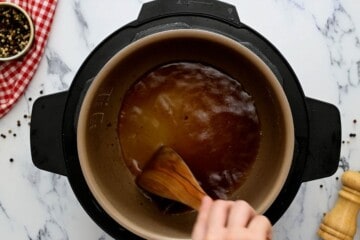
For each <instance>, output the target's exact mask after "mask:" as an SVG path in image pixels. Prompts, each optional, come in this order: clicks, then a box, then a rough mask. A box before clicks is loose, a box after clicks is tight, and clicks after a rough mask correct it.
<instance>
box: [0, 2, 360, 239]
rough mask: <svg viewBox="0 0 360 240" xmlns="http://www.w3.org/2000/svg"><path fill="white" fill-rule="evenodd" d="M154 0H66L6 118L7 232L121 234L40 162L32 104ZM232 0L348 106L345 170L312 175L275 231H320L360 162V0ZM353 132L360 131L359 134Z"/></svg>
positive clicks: (1, 184)
mask: <svg viewBox="0 0 360 240" xmlns="http://www.w3.org/2000/svg"><path fill="white" fill-rule="evenodd" d="M144 2H145V1H141V0H138V1H136V0H122V1H118V0H106V1H95V0H87V1H80V0H60V1H59V2H58V6H57V10H56V13H55V20H54V23H53V27H52V31H51V34H50V38H49V42H48V45H47V47H46V51H45V56H44V57H43V58H42V61H41V63H40V66H39V69H38V71H37V73H36V75H35V77H34V78H33V80H32V82H31V84H30V85H29V87H28V89H27V91H26V93H25V95H24V96H23V97H22V98H21V99H20V101H19V102H18V103H17V104H16V106H15V107H14V108H13V109H12V110H11V112H10V113H8V114H7V115H6V116H5V117H3V118H2V119H0V133H1V134H4V135H6V138H2V137H1V138H0V238H1V239H9V240H10V239H11V240H23V239H24V240H25V239H29V240H32V239H38V240H47V239H48V240H55V239H56V240H57V239H71V240H72V239H88V240H92V239H94V240H95V239H96V240H105V239H112V238H111V237H110V236H109V235H107V234H106V233H105V232H104V231H103V230H101V229H100V228H99V227H98V226H97V225H96V224H95V223H94V222H93V221H92V220H91V218H90V217H89V216H88V215H87V214H86V212H85V211H84V210H83V208H82V207H81V206H80V204H79V202H78V201H77V199H76V197H75V195H74V193H73V192H72V190H71V188H70V185H69V183H68V180H67V178H66V177H62V176H60V175H56V174H52V173H48V172H45V171H41V170H39V169H37V168H36V167H34V165H33V163H32V160H31V154H30V140H29V126H28V123H29V121H30V119H29V117H26V116H24V115H27V116H29V115H30V114H31V109H32V104H33V102H34V100H35V99H36V98H37V97H39V96H41V95H45V94H51V93H55V92H59V91H63V90H67V89H68V88H69V86H70V84H71V82H72V80H73V77H74V75H75V74H76V72H77V70H78V69H79V67H80V66H81V64H82V62H83V61H84V59H85V58H86V56H87V55H88V54H89V53H90V52H91V51H92V50H93V49H94V47H95V46H96V45H97V44H99V43H100V42H101V41H102V40H103V39H104V38H105V37H106V36H108V35H109V34H110V33H112V32H113V31H114V30H116V29H118V28H119V27H121V26H123V25H125V24H127V23H128V22H130V21H132V20H135V19H136V18H137V14H138V12H139V10H140V7H141V5H142V3H144ZM228 2H229V3H232V4H234V5H235V6H236V7H237V10H238V14H239V16H240V19H241V21H242V22H244V23H245V24H247V25H249V26H250V27H252V28H254V29H255V30H257V31H258V32H260V33H261V34H262V35H263V36H265V37H266V38H267V39H268V40H270V41H271V42H272V43H273V44H274V45H275V46H276V47H277V48H278V49H279V50H280V52H281V53H282V54H283V55H284V56H285V58H286V59H287V60H288V62H289V63H290V65H291V66H292V68H293V69H294V71H295V73H296V75H297V77H298V78H299V80H300V82H301V84H302V87H303V90H304V92H305V95H306V96H308V97H312V98H316V99H319V100H323V101H326V102H329V103H332V104H334V105H336V106H337V107H338V108H339V110H340V113H341V120H342V138H343V141H344V143H343V144H342V150H341V161H340V167H339V170H338V171H337V172H336V174H335V175H333V176H331V177H328V178H323V179H320V180H315V181H311V182H307V183H304V184H302V186H301V188H300V189H299V192H298V194H297V196H296V198H295V199H294V201H293V202H292V204H291V205H290V207H289V208H288V210H287V211H286V213H285V214H284V215H283V216H282V217H281V219H280V220H279V221H278V222H277V223H276V224H275V226H274V231H275V238H274V239H279V240H285V239H291V240H309V239H318V237H317V236H316V231H317V228H318V226H319V224H320V221H321V217H322V215H323V213H324V212H327V211H328V210H329V209H330V208H331V207H332V206H333V204H334V202H335V200H336V198H337V192H338V190H339V189H340V187H341V183H340V180H339V177H340V176H341V174H342V173H343V170H344V169H348V168H350V169H353V170H360V161H359V160H360V141H359V140H358V139H359V135H360V131H359V129H360V126H358V125H360V107H359V105H358V104H359V103H360V14H359V12H360V1H357V0H323V1H312V0H262V1H253V0H228ZM354 119H357V121H358V123H354V122H353V120H354ZM17 121H20V122H21V126H17ZM10 132H11V133H10ZM352 133H355V134H356V135H357V136H356V137H350V134H352ZM359 226H360V225H359ZM359 236H360V234H359V233H358V235H357V238H356V239H358V238H359Z"/></svg>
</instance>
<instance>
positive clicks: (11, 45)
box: [0, 5, 30, 58]
mask: <svg viewBox="0 0 360 240" xmlns="http://www.w3.org/2000/svg"><path fill="white" fill-rule="evenodd" d="M0 26H1V27H0V43H1V44H0V57H1V58H8V57H11V56H14V55H17V54H18V53H19V52H21V51H22V50H23V49H24V48H25V47H26V46H27V45H28V43H29V41H30V24H29V21H28V19H27V18H26V16H25V15H24V14H23V13H22V12H21V11H20V10H19V9H16V8H14V7H12V6H7V5H4V6H0Z"/></svg>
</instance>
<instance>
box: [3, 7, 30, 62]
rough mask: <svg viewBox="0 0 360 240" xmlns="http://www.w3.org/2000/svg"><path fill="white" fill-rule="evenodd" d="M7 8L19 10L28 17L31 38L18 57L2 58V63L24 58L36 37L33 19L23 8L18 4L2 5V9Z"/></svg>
mask: <svg viewBox="0 0 360 240" xmlns="http://www.w3.org/2000/svg"><path fill="white" fill-rule="evenodd" d="M5 6H7V7H11V8H15V9H17V10H19V11H20V12H21V13H22V14H24V16H25V17H26V19H27V21H28V23H29V28H30V38H29V41H28V43H27V45H26V46H25V47H24V48H23V49H22V50H21V51H20V52H18V53H17V54H16V55H11V56H9V57H0V62H6V61H11V60H14V59H18V58H20V57H22V56H23V55H24V54H25V53H26V52H27V51H29V49H30V47H31V45H32V43H33V41H34V37H35V30H34V24H33V22H32V20H31V17H30V16H29V14H28V13H27V12H26V11H25V10H24V9H23V8H21V7H19V6H18V5H16V4H13V3H9V2H1V3H0V8H3V7H5Z"/></svg>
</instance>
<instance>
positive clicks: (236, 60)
mask: <svg viewBox="0 0 360 240" xmlns="http://www.w3.org/2000/svg"><path fill="white" fill-rule="evenodd" d="M173 62H198V63H203V64H206V65H210V66H214V67H215V68H217V69H219V70H221V71H223V72H225V73H226V74H228V75H230V76H231V77H232V78H234V79H236V80H238V81H239V82H240V83H241V85H242V86H243V88H244V89H245V90H246V91H247V92H248V93H249V94H250V95H251V96H252V97H253V99H254V101H255V106H256V108H257V113H258V117H259V121H260V126H261V140H260V146H259V152H258V155H257V157H256V160H255V162H254V165H253V167H252V169H251V171H250V173H249V176H248V178H247V180H246V181H245V183H244V184H243V185H242V186H241V187H240V188H239V189H238V190H236V192H235V194H234V195H233V199H243V200H246V201H248V202H249V203H250V205H252V206H253V207H254V208H255V210H256V211H257V212H258V213H260V214H262V213H264V212H265V211H266V210H267V209H268V208H269V207H270V206H271V204H272V203H273V202H274V200H275V199H276V197H277V196H278V194H279V192H280V191H281V189H282V187H283V184H284V182H285V180H286V178H287V176H288V173H289V170H290V166H291V162H292V157H293V149H294V126H293V120H292V115H291V110H290V107H289V103H288V101H287V98H286V96H285V93H284V92H283V89H282V87H281V85H280V84H279V82H278V80H277V79H276V77H275V75H274V74H273V73H272V71H271V70H270V69H269V67H268V66H267V65H266V64H265V63H264V62H263V61H262V60H261V59H260V58H259V57H257V56H256V55H255V54H254V53H253V52H252V51H250V50H249V49H248V48H246V47H245V46H243V45H241V43H239V42H236V41H234V40H232V39H230V38H227V37H225V36H223V35H220V34H217V33H214V32H209V31H205V30H195V29H191V30H190V29H181V30H169V31H164V32H160V33H155V34H152V35H149V36H146V37H144V38H142V39H139V40H137V41H135V42H133V43H131V44H130V45H128V46H127V47H125V48H124V49H123V50H121V51H119V52H118V53H117V54H116V55H115V56H114V57H113V58H111V59H110V60H109V61H108V63H107V64H106V65H105V66H104V67H103V68H102V69H101V71H100V72H99V73H98V75H97V76H96V77H95V79H94V81H93V82H92V84H91V86H90V88H89V89H88V91H87V93H86V95H85V98H84V100H83V103H82V105H81V109H80V114H79V119H78V125H77V145H78V153H79V160H80V165H81V169H82V172H83V174H84V177H85V180H86V182H87V184H88V186H89V188H90V190H91V192H92V193H93V195H94V197H95V198H96V200H97V201H98V203H99V204H100V205H101V206H102V207H103V209H104V210H105V211H106V212H107V213H108V214H109V215H110V216H111V217H112V218H113V219H114V220H115V221H116V222H118V223H119V224H120V225H122V226H123V227H125V228H127V229H128V230H130V231H131V232H133V233H135V234H137V235H139V236H141V237H143V238H146V239H158V240H162V239H190V236H191V230H192V227H193V224H194V221H195V218H196V213H195V212H190V213H185V214H181V215H167V214H163V213H161V212H160V211H159V210H158V208H157V207H156V205H155V204H153V203H152V202H151V201H149V199H147V198H146V197H145V196H144V195H143V194H142V193H141V192H140V191H139V190H138V188H137V186H136V185H135V182H134V177H133V176H132V174H131V173H130V171H129V170H128V168H127V167H126V165H125V163H124V161H123V159H122V153H121V148H120V144H119V139H118V135H117V130H118V129H117V126H118V114H119V111H120V108H121V104H122V100H123V97H124V95H125V93H126V92H127V90H128V89H129V88H130V87H131V86H132V85H133V84H134V83H135V82H136V81H137V80H138V79H139V78H140V77H141V76H143V75H144V74H145V73H147V72H149V71H150V70H152V69H154V68H156V67H158V66H161V65H165V64H168V63H173ZM219 127H221V126H219ZM139 151H141V149H139Z"/></svg>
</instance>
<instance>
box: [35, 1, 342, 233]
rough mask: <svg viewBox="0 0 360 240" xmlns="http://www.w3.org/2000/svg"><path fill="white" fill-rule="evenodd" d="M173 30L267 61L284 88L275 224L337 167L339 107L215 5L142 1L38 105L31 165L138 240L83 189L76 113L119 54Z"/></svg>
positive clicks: (111, 229) (229, 10) (271, 211)
mask: <svg viewBox="0 0 360 240" xmlns="http://www.w3.org/2000/svg"><path fill="white" fill-rule="evenodd" d="M176 29H198V30H205V31H210V32H213V33H216V34H220V35H223V36H225V37H227V38H230V39H232V40H235V41H237V42H239V43H240V44H241V45H243V46H245V47H246V48H248V49H249V50H250V51H252V52H253V53H255V54H256V55H257V56H258V57H259V58H260V59H261V60H262V61H263V62H265V63H266V65H267V66H268V67H269V68H270V69H271V71H272V72H273V74H274V75H275V76H276V79H277V80H278V81H279V83H280V85H281V86H282V88H283V91H284V93H285V95H286V98H287V101H288V103H289V105H290V108H291V113H292V119H293V125H294V136H295V143H294V152H293V159H292V163H291V167H290V171H289V174H288V176H287V178H286V181H285V183H284V185H283V187H282V189H281V191H280V193H279V194H278V196H277V197H276V200H275V201H274V202H273V204H272V205H271V206H270V208H268V209H267V211H266V212H265V213H264V214H265V215H266V216H267V217H268V218H269V219H270V221H271V222H272V223H273V224H274V223H275V222H276V221H277V220H278V219H279V218H280V217H281V216H282V214H283V213H284V212H285V211H286V209H287V208H288V206H289V205H290V203H291V202H292V200H293V199H294V197H295V196H296V194H297V192H298V189H299V187H300V185H301V183H302V182H306V181H311V180H315V179H319V178H324V177H328V176H330V175H332V174H333V173H335V171H336V170H337V168H338V163H339V155H340V146H341V123H340V115H339V111H338V109H337V108H336V107H335V106H333V105H331V104H329V103H325V102H322V101H319V100H315V99H311V98H308V97H306V96H305V95H304V93H303V91H302V88H301V85H300V83H299V81H298V79H297V77H296V75H295V73H294V72H293V70H292V69H291V67H290V65H289V64H288V62H287V61H286V59H285V58H284V57H283V56H282V55H281V54H280V52H279V51H278V50H277V49H276V48H275V47H274V46H273V45H272V44H271V43H270V42H269V41H267V40H266V39H265V38H264V37H263V36H261V35H260V34H259V33H257V32H256V31H255V30H253V29H251V28H250V27H248V26H246V25H245V24H243V23H242V22H240V19H239V17H238V14H237V11H236V9H235V7H234V6H232V5H229V4H226V3H223V2H220V1H214V0H203V1H197V0H157V1H153V2H149V3H145V4H144V5H143V6H142V9H141V11H140V14H139V17H138V19H137V20H135V21H133V22H131V23H129V24H127V25H126V26H123V27H122V28H120V29H118V30H117V31H115V32H114V33H113V34H111V35H110V36H109V37H108V38H106V39H105V40H104V41H103V42H102V43H100V44H99V45H98V46H97V47H96V48H95V50H94V51H93V52H92V53H91V54H90V55H89V56H88V57H87V59H86V60H85V61H84V63H83V64H82V66H81V67H80V69H79V70H78V72H77V74H76V76H75V78H74V80H73V82H72V85H71V87H70V89H69V90H68V91H65V92H60V93H56V94H52V95H47V96H43V97H41V98H39V99H37V100H36V102H35V103H34V106H33V110H32V121H31V139H30V140H31V153H32V159H33V162H34V164H35V166H37V167H38V168H40V169H43V170H46V171H49V172H53V173H57V174H61V175H64V176H67V177H68V179H69V182H70V185H71V187H72V189H73V191H74V193H75V195H76V197H77V199H78V200H79V202H80V203H81V205H82V207H83V208H84V209H85V211H86V212H87V213H88V214H89V215H90V217H91V218H92V219H93V220H94V221H95V222H96V223H97V224H98V225H99V226H100V227H101V228H103V229H104V230H105V231H106V232H107V233H109V234H110V235H111V236H113V237H114V238H116V239H141V238H140V237H138V236H136V235H135V234H133V233H131V232H129V231H128V230H126V229H125V228H123V227H122V226H121V225H120V224H118V223H117V222H116V221H115V220H114V219H113V218H111V217H110V216H109V214H107V212H106V211H105V210H104V209H103V208H102V206H101V205H100V204H99V203H98V201H97V200H96V198H95V197H94V196H93V194H92V192H91V191H90V189H89V186H88V185H87V183H86V180H85V178H84V175H83V172H82V169H81V166H80V161H79V154H78V148H77V123H78V118H79V112H80V108H81V105H82V102H83V100H84V97H85V95H86V93H87V91H88V89H89V86H90V85H91V83H92V81H93V80H94V78H95V76H96V75H97V74H98V73H99V71H100V70H101V69H102V68H103V67H104V65H105V64H106V63H107V62H108V61H109V60H110V59H111V58H112V57H113V56H114V55H116V53H118V52H119V51H120V50H122V49H123V48H125V47H126V46H128V45H129V44H131V43H133V42H136V41H138V40H140V39H143V38H144V37H147V36H151V35H152V34H156V33H160V32H164V31H168V30H176ZM102 97H103V98H105V99H106V98H107V97H109V96H108V95H106V94H104V95H103V96H102ZM105 102H106V101H105Z"/></svg>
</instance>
